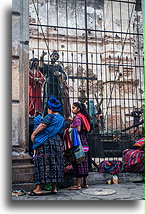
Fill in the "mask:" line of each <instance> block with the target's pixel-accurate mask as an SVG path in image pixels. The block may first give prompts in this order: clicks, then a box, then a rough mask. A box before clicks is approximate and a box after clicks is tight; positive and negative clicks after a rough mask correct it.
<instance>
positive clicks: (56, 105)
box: [47, 96, 62, 112]
mask: <svg viewBox="0 0 145 214" xmlns="http://www.w3.org/2000/svg"><path fill="white" fill-rule="evenodd" d="M47 104H48V108H49V109H52V111H55V112H59V111H61V110H62V105H61V103H60V102H59V101H58V100H57V99H56V98H55V97H54V96H51V97H50V98H49V100H48V102H47Z"/></svg>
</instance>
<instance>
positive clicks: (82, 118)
mask: <svg viewBox="0 0 145 214" xmlns="http://www.w3.org/2000/svg"><path fill="white" fill-rule="evenodd" d="M72 113H73V114H75V116H74V118H73V119H72V124H71V127H72V128H76V129H77V131H78V133H79V136H80V140H81V144H82V146H83V150H84V152H85V160H84V161H82V162H81V163H77V162H76V161H73V162H72V166H73V172H74V177H76V185H74V186H71V187H70V188H68V189H69V190H80V189H81V188H82V187H83V188H88V151H89V146H88V140H87V132H88V131H90V125H89V121H90V115H89V114H88V113H87V110H86V107H85V105H84V104H82V103H79V102H75V103H74V104H73V106H72ZM70 119H71V118H70ZM82 178H83V183H82V184H81V182H82Z"/></svg>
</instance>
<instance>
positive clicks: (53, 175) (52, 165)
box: [34, 135, 64, 184]
mask: <svg viewBox="0 0 145 214" xmlns="http://www.w3.org/2000/svg"><path fill="white" fill-rule="evenodd" d="M34 164H35V182H36V184H45V183H53V182H54V183H62V182H63V181H64V180H63V179H64V160H63V142H62V140H61V139H60V137H59V135H55V136H53V137H51V138H49V139H48V140H47V141H46V142H45V143H44V144H43V145H41V146H40V147H39V148H38V149H37V151H36V156H35V157H34Z"/></svg>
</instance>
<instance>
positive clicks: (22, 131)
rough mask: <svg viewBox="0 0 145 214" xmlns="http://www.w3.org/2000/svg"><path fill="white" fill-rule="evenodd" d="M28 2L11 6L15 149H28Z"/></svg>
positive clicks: (18, 151) (17, 150) (21, 150)
mask: <svg viewBox="0 0 145 214" xmlns="http://www.w3.org/2000/svg"><path fill="white" fill-rule="evenodd" d="M28 41H29V0H25V1H23V0H19V1H17V0H13V2H12V148H13V155H19V154H21V153H23V154H24V153H25V152H26V151H27V148H28V143H29V141H28V136H29V123H28V122H29V120H28V101H29V97H28V94H29V93H28V83H29V81H28V80H29V75H28V74H29V72H28V71H29V46H28V43H29V42H28Z"/></svg>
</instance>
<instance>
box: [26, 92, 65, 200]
mask: <svg viewBox="0 0 145 214" xmlns="http://www.w3.org/2000/svg"><path fill="white" fill-rule="evenodd" d="M61 110H62V106H61V103H60V102H59V101H58V100H57V99H56V98H55V97H53V96H52V97H51V98H50V99H49V100H48V114H47V115H46V116H45V117H44V118H43V120H42V121H41V123H40V124H39V126H38V127H37V128H36V130H35V131H34V132H33V133H32V135H31V140H32V142H33V150H34V151H35V155H34V164H35V182H36V188H35V189H34V190H33V191H32V192H29V193H28V194H29V195H31V196H34V195H41V194H43V193H42V185H43V184H46V183H52V193H57V189H56V184H57V183H62V182H63V175H64V161H63V141H62V139H61V137H60V135H61V134H62V132H63V128H64V118H63V116H62V115H61V114H59V112H60V111H61Z"/></svg>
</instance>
